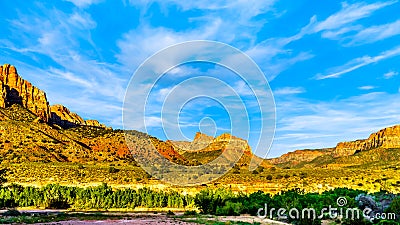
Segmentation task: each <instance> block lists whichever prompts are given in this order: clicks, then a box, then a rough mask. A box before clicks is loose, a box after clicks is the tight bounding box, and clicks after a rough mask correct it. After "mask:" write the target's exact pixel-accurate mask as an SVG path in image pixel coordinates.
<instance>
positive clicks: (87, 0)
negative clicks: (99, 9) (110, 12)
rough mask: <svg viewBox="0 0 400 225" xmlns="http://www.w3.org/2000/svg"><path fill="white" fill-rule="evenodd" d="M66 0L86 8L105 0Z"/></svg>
mask: <svg viewBox="0 0 400 225" xmlns="http://www.w3.org/2000/svg"><path fill="white" fill-rule="evenodd" d="M64 1H68V2H71V3H73V4H74V5H76V6H77V7H79V8H85V7H88V6H90V5H92V4H97V3H99V2H102V1H103V0H64Z"/></svg>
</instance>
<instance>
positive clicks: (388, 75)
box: [383, 71, 399, 79]
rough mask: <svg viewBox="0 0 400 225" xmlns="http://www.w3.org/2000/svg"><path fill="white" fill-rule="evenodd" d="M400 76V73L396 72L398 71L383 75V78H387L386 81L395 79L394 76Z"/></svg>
mask: <svg viewBox="0 0 400 225" xmlns="http://www.w3.org/2000/svg"><path fill="white" fill-rule="evenodd" d="M398 74H399V72H396V71H389V72H387V73H385V74H383V78H385V79H390V78H392V77H394V76H397V75H398Z"/></svg>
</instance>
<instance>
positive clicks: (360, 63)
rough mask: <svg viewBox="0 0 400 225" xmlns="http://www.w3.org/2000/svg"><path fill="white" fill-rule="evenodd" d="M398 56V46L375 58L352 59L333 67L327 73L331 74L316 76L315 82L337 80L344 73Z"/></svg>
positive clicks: (399, 52) (399, 47)
mask: <svg viewBox="0 0 400 225" xmlns="http://www.w3.org/2000/svg"><path fill="white" fill-rule="evenodd" d="M398 55H400V46H397V47H395V48H393V49H390V50H388V51H384V52H381V53H380V54H379V55H377V56H373V57H371V56H363V57H360V58H356V59H353V60H351V61H349V62H347V63H346V64H345V65H343V66H339V67H335V68H332V69H329V71H333V72H329V73H328V74H327V75H322V74H318V75H317V76H316V79H317V80H323V79H328V78H338V77H340V76H342V75H344V74H346V73H350V72H352V71H354V70H356V69H359V68H361V67H364V66H367V65H370V64H373V63H377V62H379V61H382V60H385V59H388V58H391V57H395V56H398Z"/></svg>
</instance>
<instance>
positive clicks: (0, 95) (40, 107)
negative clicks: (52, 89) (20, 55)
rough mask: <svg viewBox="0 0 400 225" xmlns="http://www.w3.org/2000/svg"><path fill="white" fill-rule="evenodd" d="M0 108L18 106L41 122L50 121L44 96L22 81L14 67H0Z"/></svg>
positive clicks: (5, 65) (48, 108) (40, 91)
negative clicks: (38, 118)
mask: <svg viewBox="0 0 400 225" xmlns="http://www.w3.org/2000/svg"><path fill="white" fill-rule="evenodd" d="M0 82H1V84H0V88H1V91H0V107H9V106H11V105H12V104H20V105H22V106H23V107H25V108H26V109H28V110H29V111H31V112H32V113H34V114H35V115H37V116H38V117H40V118H41V119H42V120H43V121H45V122H48V121H49V119H50V107H49V103H48V102H47V98H46V94H45V93H44V92H43V91H42V90H39V89H38V88H36V87H34V86H33V85H32V84H31V83H30V82H28V81H26V80H24V79H22V78H21V77H20V76H19V75H18V73H17V70H16V69H15V67H14V66H11V65H9V64H4V65H3V66H0Z"/></svg>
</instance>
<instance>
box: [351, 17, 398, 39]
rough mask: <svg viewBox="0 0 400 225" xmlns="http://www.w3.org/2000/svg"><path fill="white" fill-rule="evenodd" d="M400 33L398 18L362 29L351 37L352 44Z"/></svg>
mask: <svg viewBox="0 0 400 225" xmlns="http://www.w3.org/2000/svg"><path fill="white" fill-rule="evenodd" d="M399 34H400V20H397V21H395V22H393V23H388V24H383V25H378V26H372V27H368V28H366V29H362V30H361V31H360V32H358V33H357V34H356V35H354V36H353V37H352V41H351V42H350V43H349V44H350V45H352V44H357V45H360V44H366V43H372V42H376V41H380V40H383V39H386V38H390V37H393V36H396V35H399Z"/></svg>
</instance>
